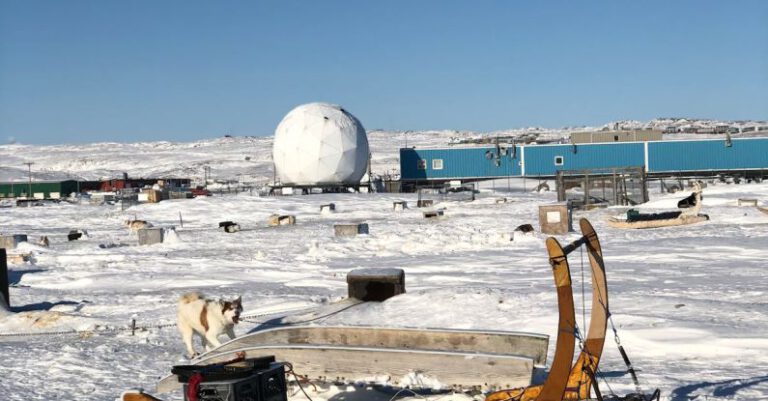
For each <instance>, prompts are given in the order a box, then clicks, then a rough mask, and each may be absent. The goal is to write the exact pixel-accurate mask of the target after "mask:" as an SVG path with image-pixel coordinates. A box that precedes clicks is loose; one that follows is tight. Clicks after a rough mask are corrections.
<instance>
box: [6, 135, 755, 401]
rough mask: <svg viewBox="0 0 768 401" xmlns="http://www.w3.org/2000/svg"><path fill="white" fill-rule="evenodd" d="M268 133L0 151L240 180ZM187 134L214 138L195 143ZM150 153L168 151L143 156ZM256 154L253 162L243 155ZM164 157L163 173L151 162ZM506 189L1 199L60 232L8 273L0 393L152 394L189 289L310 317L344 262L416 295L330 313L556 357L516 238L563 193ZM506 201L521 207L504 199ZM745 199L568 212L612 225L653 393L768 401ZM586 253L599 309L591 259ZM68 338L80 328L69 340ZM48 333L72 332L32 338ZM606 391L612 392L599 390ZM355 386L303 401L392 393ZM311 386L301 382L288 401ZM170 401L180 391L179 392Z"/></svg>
mask: <svg viewBox="0 0 768 401" xmlns="http://www.w3.org/2000/svg"><path fill="white" fill-rule="evenodd" d="M432 138H433V136H430V134H427V133H422V134H415V135H413V138H411V137H409V143H412V142H411V141H414V140H415V141H417V142H419V143H423V144H429V143H433V142H437V140H433V139H432ZM442 138H444V136H443V137H442ZM244 141H250V143H251V144H252V145H250V146H251V147H247V146H244ZM371 142H372V149H373V152H374V161H375V165H378V166H381V169H382V170H384V169H386V166H389V165H392V166H396V165H397V156H396V149H397V147H399V146H400V145H401V144H402V143H401V142H400V140H399V138H398V139H397V140H396V141H393V140H391V138H390V140H389V141H386V138H385V137H383V136H382V137H380V138H379V137H376V136H375V135H374V136H373V137H372V140H371ZM269 143H271V138H223V139H216V140H211V141H208V142H205V145H200V144H201V143H200V142H196V143H192V144H186V145H188V148H189V150H190V155H189V156H186V155H179V153H178V152H177V151H178V149H179V148H180V147H182V145H183V144H171V145H168V146H169V147H171V148H172V151H168V153H166V154H165V156H160V155H163V154H164V153H163V151H162V148H163V146H165V145H162V143H153V144H127V145H115V146H118V147H119V149H121V151H124V152H121V153H120V155H118V156H116V155H115V154H111V157H108V155H107V156H104V155H103V153H105V152H102V151H103V150H104V146H103V145H93V146H92V147H91V148H89V147H85V148H77V149H75V148H71V149H64V148H65V147H64V146H59V147H34V146H24V145H11V146H0V154H2V155H3V156H2V157H3V163H5V162H6V160H8V159H6V157H10V156H9V155H14V156H13V157H20V155H21V154H22V152H21V151H22V150H23V151H24V152H26V153H25V154H32V155H36V156H37V157H40V158H41V159H42V160H48V161H47V162H43V161H41V162H39V164H37V165H35V166H37V167H45V168H46V169H49V170H46V171H47V174H51V175H52V176H55V175H57V174H61V173H60V171H75V172H76V173H77V175H78V176H81V177H97V176H98V175H99V174H101V173H100V172H99V171H124V170H129V169H139V168H143V167H140V166H141V165H144V164H145V163H146V165H147V166H149V165H150V163H151V165H152V166H153V167H152V168H154V169H155V170H152V171H149V170H147V173H146V174H145V175H149V174H155V173H162V172H164V171H179V169H180V167H179V166H185V165H186V166H187V167H188V168H190V169H194V168H196V167H194V166H193V165H194V163H197V162H198V161H199V162H200V163H212V162H215V160H212V159H214V158H218V159H221V160H230V162H226V161H225V162H222V163H221V164H220V165H221V166H226V169H227V172H228V173H227V174H229V172H235V171H238V170H237V166H236V165H237V163H240V161H241V160H242V163H243V164H246V163H249V162H250V163H253V164H256V165H257V166H256V167H251V166H246V167H247V168H253V170H252V171H255V172H254V174H256V175H259V174H261V175H262V176H263V177H269V176H271V172H270V170H269V166H268V165H267V164H266V163H267V162H266V160H268V149H269ZM195 144H198V145H200V146H202V147H206V148H207V149H206V150H205V151H201V152H200V153H199V154H196V153H194V151H193V149H195ZM20 147H22V148H20ZM213 147H216V148H217V149H218V148H221V149H222V151H221V154H217V156H215V157H214V156H212V155H211V150H212V148H213ZM148 148H153V149H156V152H155V153H153V152H148V154H149V155H147V154H144V153H143V152H144V151H145V150H146V149H148ZM245 155H250V156H252V158H251V160H250V161H245V160H244V156H245ZM46 157H47V158H48V159H46ZM84 160H96V161H94V162H93V164H88V163H87V162H84ZM196 160H197V161H196ZM235 161H236V162H237V163H235ZM109 163H112V164H109ZM163 163H165V164H163ZM185 163H187V164H188V165H187V164H185ZM259 163H262V164H259ZM9 164H10V163H9ZM166 164H167V169H163V168H159V167H157V166H158V165H166ZM259 166H261V167H259ZM187 167H184V168H187ZM246 167H242V168H243V169H245V168H246ZM147 168H148V169H149V168H150V167H147ZM131 171H138V170H131ZM190 171H192V170H190ZM5 172H6V173H8V174H9V175H13V174H16V172H15V171H10V170H8V169H6V170H5ZM22 173H23V172H22ZM20 174H21V173H20ZM41 174H42V173H41ZM131 174H132V175H136V176H138V175H140V174H134V173H131ZM20 176H21V177H24V175H23V174H21V175H20ZM504 184H506V183H504ZM512 184H513V185H512V189H511V191H510V192H502V191H504V190H505V189H506V186H505V185H496V188H497V191H498V192H495V193H492V192H484V193H483V194H481V196H480V198H479V199H478V200H476V201H474V202H462V201H457V200H452V199H440V198H435V199H436V200H438V201H439V202H438V203H437V205H436V207H444V208H446V211H445V218H444V219H442V220H439V221H434V222H432V221H426V220H424V219H423V218H422V216H421V211H420V210H418V209H415V208H414V209H408V210H405V211H402V212H394V211H393V210H392V202H393V201H396V200H407V201H408V202H409V203H410V204H411V205H413V204H415V201H416V198H415V195H411V194H328V195H312V196H293V197H258V196H251V195H249V194H239V195H225V196H214V197H209V198H197V199H193V200H171V201H164V202H161V203H158V204H146V205H141V206H134V207H131V208H129V209H127V210H125V211H121V210H120V207H119V206H91V205H70V204H65V203H62V204H59V205H48V206H43V207H33V208H0V231H2V232H3V233H25V234H28V235H29V236H30V239H32V240H34V239H36V238H37V237H38V236H41V235H47V236H48V237H49V238H50V240H51V246H50V248H42V247H38V246H36V245H32V244H23V245H22V247H21V249H20V250H21V251H25V252H26V251H32V253H33V255H34V260H33V261H32V262H25V263H21V264H12V265H11V266H9V267H10V270H11V271H10V273H9V275H10V281H11V283H12V288H11V289H10V297H11V305H12V309H13V312H14V313H7V314H4V315H1V314H2V312H0V361H2V362H0V378H2V379H0V399H2V400H9V401H10V400H56V399H59V400H104V401H106V400H113V399H114V398H115V397H117V396H118V395H119V394H120V392H121V391H122V390H124V389H126V388H130V387H144V388H147V389H151V388H152V387H153V386H154V383H155V381H156V380H157V379H158V378H159V377H160V376H163V375H165V374H167V373H168V372H169V370H170V367H171V366H172V365H174V364H179V363H183V361H184V360H183V358H182V354H183V353H184V346H183V344H182V343H181V340H180V336H179V334H178V333H177V331H176V328H175V327H173V326H172V323H173V322H174V320H175V307H176V301H177V299H178V297H179V296H180V295H181V294H182V293H184V292H187V291H191V290H199V291H201V292H203V293H204V294H206V295H208V296H210V297H233V296H236V295H240V294H242V296H243V302H244V307H245V313H246V314H250V315H253V314H262V313H269V312H274V311H280V310H288V309H300V308H305V307H311V306H319V305H322V304H325V303H328V302H332V301H336V300H339V299H341V298H343V297H344V296H345V294H346V281H345V276H346V273H347V272H348V271H349V270H351V269H354V268H358V267H397V268H403V269H405V271H406V287H407V293H406V294H404V295H401V296H398V297H395V298H392V299H390V300H388V301H386V302H383V303H381V304H378V305H366V306H363V307H359V308H352V309H350V310H348V311H346V312H344V313H341V314H338V315H335V316H332V317H329V318H327V319H325V320H322V321H319V322H318V324H334V325H339V324H342V325H344V324H346V325H356V324H367V325H372V324H376V325H392V326H407V327H444V328H465V329H470V328H471V329H501V330H513V331H529V332H536V333H545V334H549V335H550V336H551V338H552V341H551V344H550V355H549V360H550V361H551V357H552V352H553V351H554V338H555V336H556V325H557V301H556V294H555V289H554V285H553V282H552V275H551V269H550V267H549V265H548V263H547V255H546V250H545V247H544V240H545V238H546V237H545V236H544V235H540V234H537V235H535V236H532V237H526V236H520V235H517V236H514V240H512V241H510V238H511V237H513V235H512V230H513V229H514V228H515V227H516V226H518V225H520V224H524V223H532V224H533V225H534V226H535V227H538V225H537V211H538V206H539V205H541V204H546V203H551V202H554V201H555V198H556V196H555V194H554V193H551V192H549V193H530V192H525V191H522V189H521V188H522V185H521V183H520V182H513V183H512ZM532 186H533V185H532V184H531V183H530V182H529V183H528V184H527V188H529V189H530V188H531V187H532ZM498 188H502V189H498ZM658 192H659V191H658V189H656V190H654V191H653V192H652V200H651V202H649V203H648V204H646V205H643V208H644V209H648V210H664V209H668V208H674V207H675V206H676V201H677V200H678V199H680V198H682V197H684V196H686V195H687V193H686V194H663V195H662V194H659V193H658ZM496 196H506V197H508V198H509V199H510V200H512V202H510V203H505V204H496V203H495V202H494V197H496ZM739 198H756V199H759V200H760V202H761V204H762V205H764V206H765V205H768V184H765V183H763V184H754V183H752V184H739V185H734V184H731V185H726V184H719V183H718V184H717V185H712V184H710V185H709V186H708V187H707V188H705V189H704V209H703V210H702V211H703V212H704V213H707V214H709V215H710V217H711V221H708V222H705V223H702V224H699V225H695V226H685V227H672V228H665V229H657V230H638V231H627V230H619V229H612V228H610V227H608V226H607V224H606V223H605V219H606V218H607V217H608V216H610V215H613V214H619V213H622V212H623V211H624V209H620V208H612V209H603V210H595V211H591V212H585V213H579V214H578V215H577V216H576V217H577V218H578V217H586V218H588V219H590V221H592V222H593V224H594V225H595V228H596V230H597V232H598V234H599V235H600V238H601V241H602V244H603V250H604V253H605V257H606V259H605V260H606V272H607V277H608V286H609V289H610V297H611V298H610V302H611V310H612V312H613V319H614V321H615V323H616V325H617V326H618V329H619V335H620V337H621V342H622V344H623V345H624V346H625V347H626V348H627V351H628V352H629V355H630V357H631V358H632V362H633V363H634V364H635V366H636V367H638V368H640V369H641V371H640V372H639V376H640V379H641V381H642V383H643V384H644V385H645V386H646V388H655V387H659V388H661V390H662V398H663V399H666V400H675V401H682V400H689V399H698V400H705V399H709V400H737V399H738V400H759V399H768V373H766V372H768V279H767V278H766V268H768V264H767V262H766V260H768V215H766V214H763V213H760V212H759V211H758V210H757V209H756V208H754V207H738V206H737V200H738V199H739ZM329 202H334V203H335V204H336V205H337V213H335V214H321V213H320V212H319V206H320V205H321V204H325V203H329ZM272 213H281V214H295V215H296V217H297V225H296V226H291V227H279V228H269V227H267V225H266V220H267V216H268V215H270V214H272ZM180 214H181V216H182V218H183V227H182V226H181V224H180V222H179V215H180ZM134 217H137V218H139V219H144V220H148V221H150V222H152V223H153V224H155V225H174V226H176V231H177V233H178V238H177V239H176V240H175V241H170V242H167V243H164V244H158V245H151V246H137V245H136V238H135V236H134V235H132V234H130V233H129V232H128V230H127V229H126V228H125V227H124V226H123V225H122V222H123V221H124V220H125V219H128V218H134ZM224 220H231V221H235V222H237V223H239V224H240V226H241V227H242V228H243V231H241V232H238V233H234V234H227V233H224V232H222V231H219V229H218V228H217V223H218V222H219V221H224ZM339 222H367V223H368V224H369V226H370V234H369V235H363V236H359V237H355V238H344V239H341V238H335V237H333V227H332V226H333V224H334V223H339ZM76 228H80V229H85V230H87V231H88V234H89V237H88V238H85V239H82V240H80V241H74V242H67V239H66V234H67V233H68V232H69V230H71V229H76ZM575 238H576V236H575V235H569V236H563V237H561V238H559V239H560V240H561V242H566V241H570V240H573V239H575ZM99 245H109V247H104V248H102V247H100V246H99ZM584 264H585V269H586V271H585V272H584V280H585V281H586V285H587V289H586V290H587V295H586V296H587V306H589V297H590V295H589V279H590V278H589V271H588V262H586V261H584ZM571 271H572V274H573V279H574V293H575V296H576V299H575V301H576V304H577V308H578V309H577V316H578V317H579V319H578V320H579V323H580V324H581V320H582V319H581V316H582V314H581V309H580V305H581V283H582V276H581V274H582V258H581V257H580V255H579V253H578V252H576V253H574V254H572V256H571ZM134 318H135V319H136V321H137V325H138V326H139V327H140V328H145V329H140V330H138V331H137V332H136V334H135V335H131V331H130V330H129V329H128V327H129V326H130V322H131V320H132V319H134ZM266 318H267V316H260V317H254V318H252V319H248V321H245V322H243V323H242V324H241V325H240V326H239V327H237V329H236V332H237V333H238V334H243V333H245V332H247V331H248V330H249V329H250V328H253V327H255V326H256V325H257V324H258V322H259V321H262V320H264V319H266ZM587 319H589V316H588V315H587ZM158 326H160V327H158ZM71 330H79V331H80V332H79V333H78V334H67V333H63V332H66V331H71ZM40 332H61V333H57V334H51V335H30V334H34V333H40ZM601 368H602V371H603V372H604V374H605V376H607V378H608V380H609V382H608V383H609V384H610V387H611V388H612V389H613V390H614V391H616V392H619V393H624V392H628V391H632V390H633V385H632V382H631V380H630V378H629V376H628V375H626V374H625V373H624V371H625V368H624V364H623V362H622V361H621V357H620V356H619V353H618V352H617V350H616V347H615V344H614V342H613V339H612V336H611V335H609V338H608V341H607V342H606V350H605V353H604V357H603V361H602V363H601ZM299 373H300V372H299ZM601 386H602V388H603V392H604V393H605V392H608V387H607V386H606V385H605V383H601ZM346 390H347V389H338V388H323V387H321V388H320V389H319V392H310V395H311V396H312V398H313V399H314V400H341V399H347V400H350V399H360V400H362V399H384V400H386V399H389V398H390V397H391V395H374V394H375V393H374V392H371V391H370V390H366V389H364V388H356V389H354V390H353V391H352V393H351V394H349V393H348V394H346V395H343V396H342V395H339V394H337V393H338V392H339V391H346ZM303 397H304V396H303V395H302V394H301V393H298V394H296V395H293V396H292V398H291V399H292V400H301V399H303ZM377 397H378V398H377ZM169 398H170V399H173V400H179V399H181V395H180V394H172V395H171V397H169ZM441 399H442V400H452V399H453V400H458V399H462V397H460V396H444V397H443V398H441Z"/></svg>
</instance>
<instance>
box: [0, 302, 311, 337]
mask: <svg viewBox="0 0 768 401" xmlns="http://www.w3.org/2000/svg"><path fill="white" fill-rule="evenodd" d="M316 308H317V307H309V308H294V309H285V310H281V311H274V312H269V313H252V314H246V315H243V317H242V320H244V321H247V322H249V323H264V322H261V321H254V320H251V319H253V318H257V317H264V316H272V315H279V314H281V313H286V312H303V311H309V310H313V309H316ZM176 325H177V323H175V322H173V323H170V322H169V323H158V324H147V325H142V326H133V325H131V326H128V327H101V328H97V329H91V330H58V331H23V332H17V333H8V332H3V333H0V338H3V337H46V336H60V335H79V336H83V337H84V338H87V337H89V336H91V335H93V334H113V333H121V332H128V331H133V332H135V331H146V330H149V329H164V328H168V327H175V326H176Z"/></svg>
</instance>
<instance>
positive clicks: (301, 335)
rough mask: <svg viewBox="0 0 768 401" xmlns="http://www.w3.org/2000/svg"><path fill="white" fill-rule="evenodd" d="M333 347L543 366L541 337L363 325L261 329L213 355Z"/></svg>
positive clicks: (544, 346) (544, 341)
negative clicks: (504, 358)
mask: <svg viewBox="0 0 768 401" xmlns="http://www.w3.org/2000/svg"><path fill="white" fill-rule="evenodd" d="M293 344H296V345H302V344H306V345H310V344H313V345H335V346H349V347H367V348H397V349H418V350H430V351H455V352H468V353H473V352H477V353H486V354H504V355H517V356H524V357H528V358H531V359H533V361H534V363H535V364H536V365H540V366H544V365H546V363H547V347H548V346H549V336H547V335H543V334H532V333H520V332H506V331H479V330H452V329H413V328H392V327H367V326H287V327H279V328H273V329H267V330H261V331H257V332H253V333H250V334H246V335H244V336H242V337H238V338H236V339H234V340H232V341H229V342H227V343H224V344H222V345H221V346H220V347H218V348H217V349H215V350H213V352H215V353H219V352H231V351H232V350H234V349H239V348H248V347H253V346H261V345H293Z"/></svg>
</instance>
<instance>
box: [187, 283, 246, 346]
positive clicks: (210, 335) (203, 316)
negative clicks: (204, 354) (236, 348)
mask: <svg viewBox="0 0 768 401" xmlns="http://www.w3.org/2000/svg"><path fill="white" fill-rule="evenodd" d="M242 312H243V305H242V302H241V297H238V298H237V299H235V300H234V301H224V300H218V301H214V300H210V299H205V298H203V296H202V295H200V294H199V293H196V292H191V293H188V294H184V295H182V296H181V299H179V310H178V318H179V322H178V324H179V332H180V333H181V337H182V339H183V340H184V344H185V345H186V346H187V356H189V357H190V358H194V357H195V356H197V355H198V353H197V352H195V348H194V347H193V346H192V335H193V334H197V335H198V336H200V339H201V341H202V344H203V347H204V348H205V351H210V350H211V349H213V348H215V347H218V346H219V345H221V343H220V342H219V339H218V337H219V336H220V335H222V334H224V333H227V335H228V336H229V338H230V339H233V338H235V330H234V328H235V325H236V324H237V323H238V322H239V321H240V313H242Z"/></svg>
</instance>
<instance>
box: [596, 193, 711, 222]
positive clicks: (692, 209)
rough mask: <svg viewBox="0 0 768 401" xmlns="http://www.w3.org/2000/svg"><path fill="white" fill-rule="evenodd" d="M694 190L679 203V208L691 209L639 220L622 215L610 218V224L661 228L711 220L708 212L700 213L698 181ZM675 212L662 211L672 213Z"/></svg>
mask: <svg viewBox="0 0 768 401" xmlns="http://www.w3.org/2000/svg"><path fill="white" fill-rule="evenodd" d="M694 188H695V189H694V191H693V193H692V194H691V196H689V197H687V198H685V199H683V200H681V201H680V202H678V203H677V206H678V208H681V209H689V210H686V211H683V212H678V213H680V214H679V215H678V216H675V217H670V218H659V219H651V218H647V215H644V216H646V218H647V219H639V220H627V219H624V218H620V217H610V218H608V225H609V226H610V227H613V228H638V229H640V228H660V227H673V226H684V225H688V224H696V223H701V222H703V221H707V220H709V216H707V215H706V214H700V213H699V211H700V210H701V185H699V184H698V183H696V184H695V185H694ZM670 213H673V214H674V212H668V213H662V214H670Z"/></svg>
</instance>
